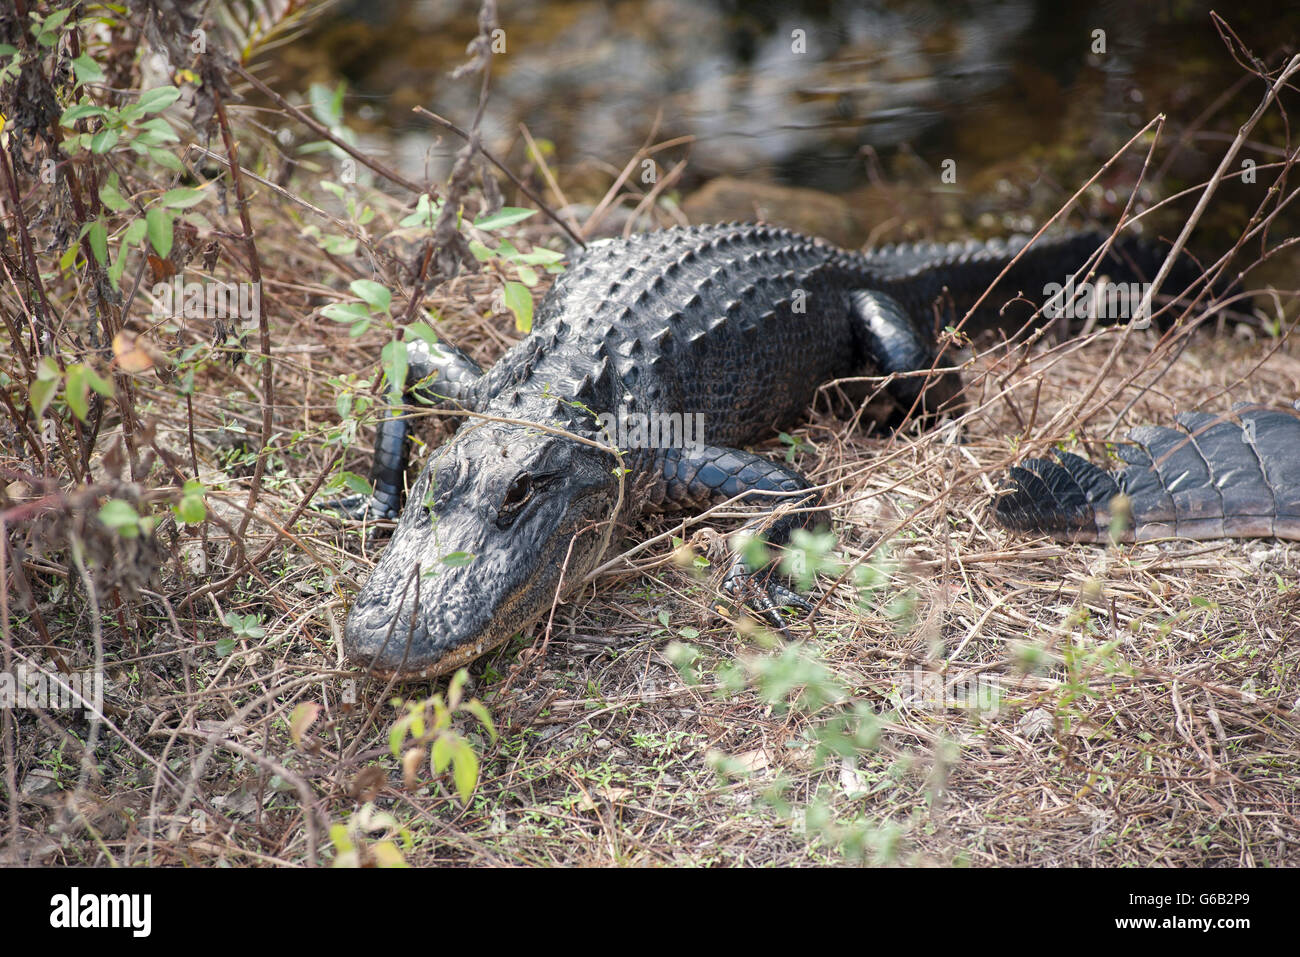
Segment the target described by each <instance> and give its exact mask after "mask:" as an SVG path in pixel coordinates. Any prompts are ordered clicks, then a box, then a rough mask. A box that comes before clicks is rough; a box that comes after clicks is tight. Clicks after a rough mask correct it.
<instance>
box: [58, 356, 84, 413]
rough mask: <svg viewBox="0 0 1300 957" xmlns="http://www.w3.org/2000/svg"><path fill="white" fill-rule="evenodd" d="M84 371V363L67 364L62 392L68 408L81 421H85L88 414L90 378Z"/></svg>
mask: <svg viewBox="0 0 1300 957" xmlns="http://www.w3.org/2000/svg"><path fill="white" fill-rule="evenodd" d="M86 372H87V369H86V367H85V366H84V365H80V364H78V365H71V366H68V379H67V385H66V386H65V387H64V393H63V397H64V400H65V401H66V402H67V403H68V408H69V409H71V410H72V414H73V415H75V416H76V417H77V418H78V419H80V420H81V421H82V422H85V421H86V417H87V416H88V415H90V380H89V379H88V378H87V376H86Z"/></svg>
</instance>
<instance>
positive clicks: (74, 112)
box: [59, 103, 108, 126]
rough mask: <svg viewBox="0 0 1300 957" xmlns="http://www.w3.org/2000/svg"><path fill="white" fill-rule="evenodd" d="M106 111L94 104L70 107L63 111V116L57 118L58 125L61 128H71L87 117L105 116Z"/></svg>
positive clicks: (79, 104) (80, 104)
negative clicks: (61, 126) (60, 125)
mask: <svg viewBox="0 0 1300 957" xmlns="http://www.w3.org/2000/svg"><path fill="white" fill-rule="evenodd" d="M107 115H108V110H106V109H104V108H103V107H102V106H96V105H95V104H94V103H78V104H77V105H76V106H70V107H68V108H67V109H66V110H64V111H63V116H61V117H59V123H60V124H62V125H63V126H72V125H73V124H74V123H76V122H77V120H80V119H84V118H85V117H87V116H107Z"/></svg>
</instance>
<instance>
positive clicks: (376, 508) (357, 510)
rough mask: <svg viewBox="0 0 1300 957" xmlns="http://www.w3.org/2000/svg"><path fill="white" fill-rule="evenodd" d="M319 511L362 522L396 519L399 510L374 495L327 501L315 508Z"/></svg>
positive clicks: (343, 497)
mask: <svg viewBox="0 0 1300 957" xmlns="http://www.w3.org/2000/svg"><path fill="white" fill-rule="evenodd" d="M315 507H316V509H317V510H318V511H322V512H324V511H329V512H338V513H339V514H340V515H342V516H343V517H344V518H351V519H356V520H357V521H360V520H362V519H396V518H397V516H398V510H397V509H395V508H393V507H392V506H389V505H385V504H384V503H382V502H380V501H379V500H378V499H377V498H375V497H374V496H373V495H360V494H357V495H344V496H341V497H340V498H331V499H327V500H326V501H324V502H321V503H320V504H318V505H317V506H315Z"/></svg>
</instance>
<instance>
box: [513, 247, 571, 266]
mask: <svg viewBox="0 0 1300 957" xmlns="http://www.w3.org/2000/svg"><path fill="white" fill-rule="evenodd" d="M563 258H564V253H557V252H556V251H555V250H554V249H543V248H541V247H538V248H536V249H534V250H533V251H532V252H530V253H520V254H519V256H518V258H517V260H516V261H517V262H521V263H525V264H527V265H529V266H550V265H553V264H555V263H557V262H559V261H560V260H562V259H563Z"/></svg>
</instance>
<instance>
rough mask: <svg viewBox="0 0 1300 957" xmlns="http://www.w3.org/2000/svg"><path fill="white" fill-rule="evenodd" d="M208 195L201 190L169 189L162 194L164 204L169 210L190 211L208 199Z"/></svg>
mask: <svg viewBox="0 0 1300 957" xmlns="http://www.w3.org/2000/svg"><path fill="white" fill-rule="evenodd" d="M207 197H208V194H207V193H205V192H204V191H203V190H201V189H189V188H188V187H182V188H180V189H169V190H167V192H165V193H163V194H162V204H163V205H164V206H166V207H167V208H168V209H189V208H190V207H191V206H197V205H198V204H199V203H201V202H203V201H204V200H205V199H207Z"/></svg>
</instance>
